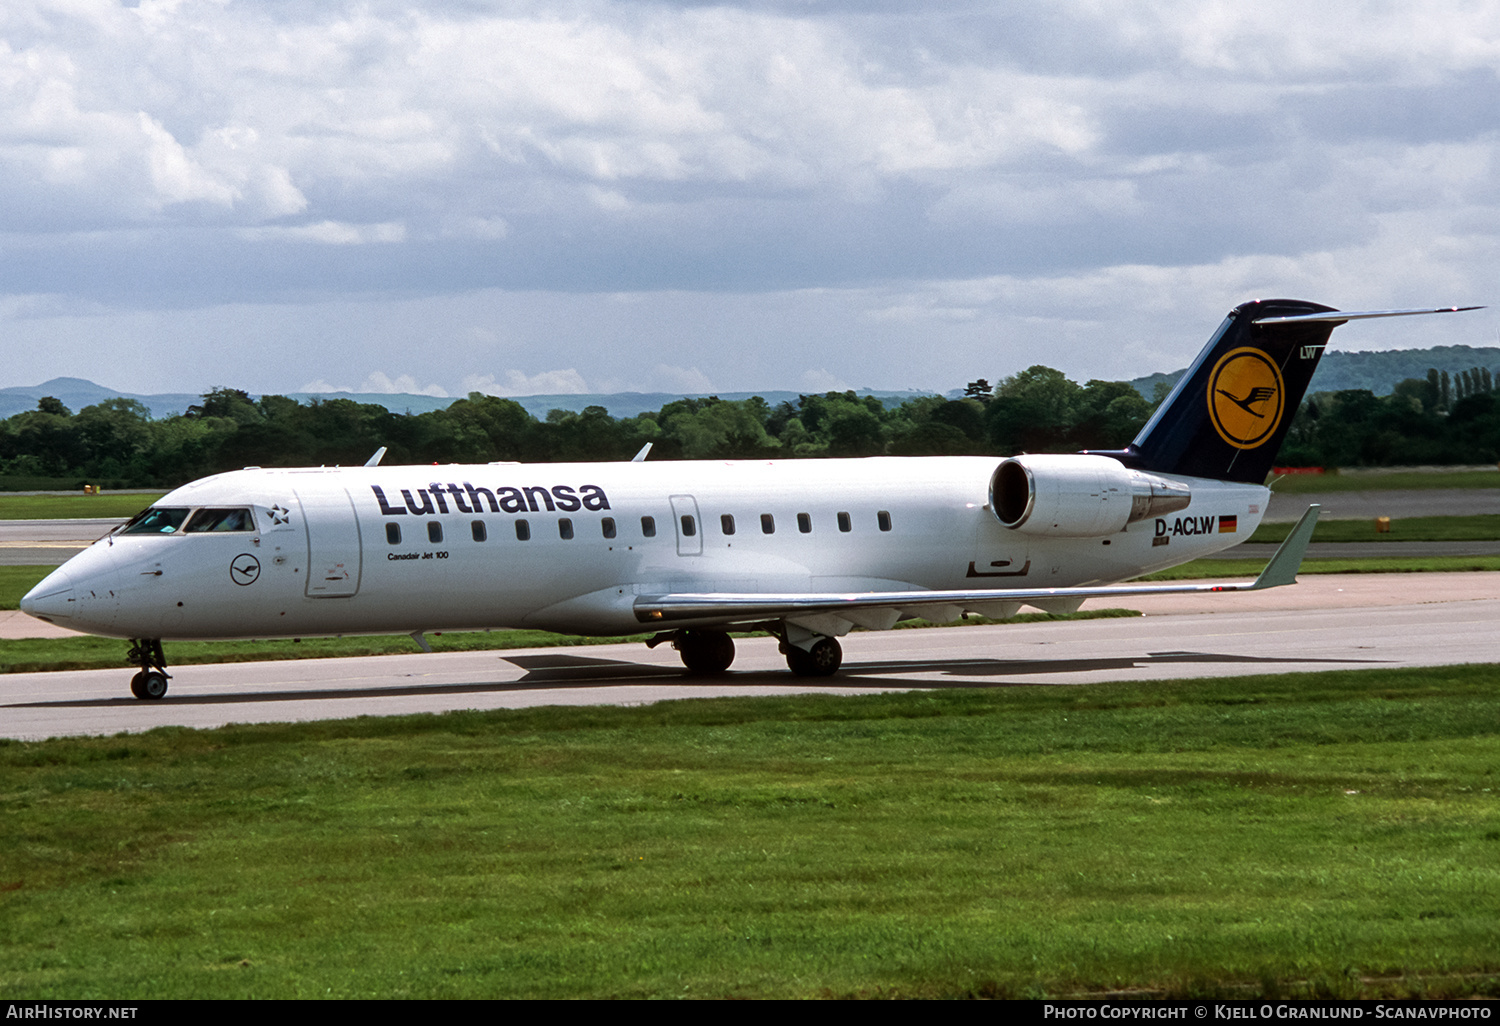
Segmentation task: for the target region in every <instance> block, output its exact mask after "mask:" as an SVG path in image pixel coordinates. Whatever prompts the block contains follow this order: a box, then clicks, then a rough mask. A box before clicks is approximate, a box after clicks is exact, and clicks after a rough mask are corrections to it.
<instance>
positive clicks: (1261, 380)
mask: <svg viewBox="0 0 1500 1026" xmlns="http://www.w3.org/2000/svg"><path fill="white" fill-rule="evenodd" d="M1284 396H1285V389H1284V388H1283V386H1282V382H1281V371H1280V370H1278V369H1277V367H1276V364H1275V363H1274V362H1272V360H1271V358H1270V357H1269V356H1267V355H1266V354H1265V353H1263V352H1261V351H1260V350H1259V349H1255V348H1253V347H1251V346H1242V347H1240V348H1239V349H1231V350H1230V351H1229V352H1227V353H1225V354H1224V355H1223V356H1222V357H1220V359H1219V362H1218V363H1216V364H1214V369H1213V373H1212V374H1210V375H1209V376H1208V416H1209V419H1210V420H1212V421H1213V424H1214V430H1215V431H1217V432H1218V433H1219V437H1220V438H1222V439H1224V441H1226V442H1228V443H1229V444H1230V445H1232V446H1234V447H1235V448H1236V449H1254V448H1256V447H1258V446H1260V445H1263V444H1264V443H1265V442H1266V440H1267V439H1269V438H1270V437H1271V436H1272V435H1274V434H1275V433H1276V427H1277V425H1279V424H1280V423H1281V415H1282V413H1283V412H1284V409H1285V400H1284Z"/></svg>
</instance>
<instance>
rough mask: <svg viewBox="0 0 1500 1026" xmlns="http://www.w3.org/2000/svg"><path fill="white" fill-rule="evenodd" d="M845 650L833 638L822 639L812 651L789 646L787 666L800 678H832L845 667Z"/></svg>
mask: <svg viewBox="0 0 1500 1026" xmlns="http://www.w3.org/2000/svg"><path fill="white" fill-rule="evenodd" d="M843 662H844V650H843V648H842V647H841V646H840V645H839V643H838V641H837V640H835V639H833V638H820V639H818V643H817V644H815V645H813V647H812V649H811V651H806V652H804V651H803V650H802V649H800V648H798V647H797V646H796V645H788V646H787V649H786V664H787V666H788V667H789V668H790V669H791V671H792V672H793V673H794V674H796V675H797V676H799V677H830V676H832V675H833V674H835V673H837V672H838V668H839V667H840V666H841V665H843Z"/></svg>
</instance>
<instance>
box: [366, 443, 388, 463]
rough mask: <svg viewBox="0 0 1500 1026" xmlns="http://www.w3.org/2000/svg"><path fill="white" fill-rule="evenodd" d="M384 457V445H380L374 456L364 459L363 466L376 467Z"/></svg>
mask: <svg viewBox="0 0 1500 1026" xmlns="http://www.w3.org/2000/svg"><path fill="white" fill-rule="evenodd" d="M384 458H385V446H383V445H382V446H381V447H380V448H379V449H376V450H375V455H374V456H371V457H370V458H369V459H367V460H365V466H367V467H378V466H380V461H381V460H383V459H384Z"/></svg>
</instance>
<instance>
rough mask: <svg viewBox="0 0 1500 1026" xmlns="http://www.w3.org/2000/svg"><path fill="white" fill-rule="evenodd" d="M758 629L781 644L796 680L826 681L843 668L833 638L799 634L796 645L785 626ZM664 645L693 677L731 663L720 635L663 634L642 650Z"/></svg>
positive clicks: (730, 648) (726, 640)
mask: <svg viewBox="0 0 1500 1026" xmlns="http://www.w3.org/2000/svg"><path fill="white" fill-rule="evenodd" d="M758 627H759V629H760V630H766V631H769V632H770V633H772V634H774V635H775V636H776V638H777V639H778V640H779V641H780V642H781V653H782V655H784V656H786V665H787V668H788V669H790V670H791V671H792V673H794V674H796V675H797V676H798V677H827V676H830V675H832V674H834V673H836V672H837V671H838V668H839V666H840V665H842V664H843V661H844V650H843V648H842V647H841V646H840V645H839V643H838V639H836V638H829V637H824V636H823V635H821V634H809V633H807V632H806V631H801V632H800V633H801V635H802V636H801V637H800V638H799V639H798V641H800V642H801V643H800V644H798V643H797V642H794V641H792V640H791V638H790V637H789V634H792V633H794V632H795V629H794V631H792V632H789V631H788V630H787V627H786V625H785V624H782V623H771V624H760V625H758ZM665 641H670V642H671V643H672V647H673V648H675V649H676V650H677V654H678V655H680V656H681V657H682V665H683V666H686V667H687V668H688V669H689V670H690V671H691V672H693V673H700V674H704V675H713V674H719V673H723V672H724V671H725V670H727V669H729V665H730V664H731V663H733V662H734V639H733V638H731V637H730V636H729V635H728V634H726V633H725V632H724V631H707V630H704V631H667V632H665V633H662V634H658V635H656V636H655V637H653V638H652V639H651V640H649V641H647V642H646V647H647V648H655V647H656V646H657V645H660V644H661V643H662V642H665ZM804 645H805V646H807V647H805V648H804V647H803V646H804Z"/></svg>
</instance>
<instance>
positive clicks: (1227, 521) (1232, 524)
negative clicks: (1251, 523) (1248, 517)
mask: <svg viewBox="0 0 1500 1026" xmlns="http://www.w3.org/2000/svg"><path fill="white" fill-rule="evenodd" d="M1239 525H1240V518H1239V517H1238V516H1227V517H1226V516H1224V515H1223V514H1222V513H1221V514H1220V515H1219V533H1220V534H1234V532H1235V531H1237V530H1239Z"/></svg>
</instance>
